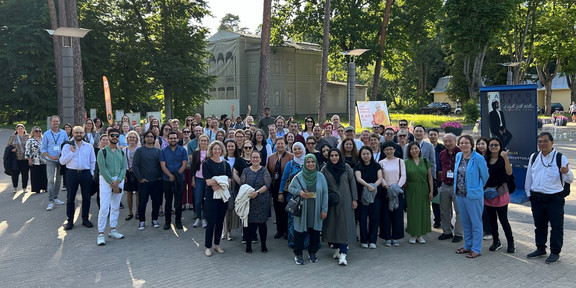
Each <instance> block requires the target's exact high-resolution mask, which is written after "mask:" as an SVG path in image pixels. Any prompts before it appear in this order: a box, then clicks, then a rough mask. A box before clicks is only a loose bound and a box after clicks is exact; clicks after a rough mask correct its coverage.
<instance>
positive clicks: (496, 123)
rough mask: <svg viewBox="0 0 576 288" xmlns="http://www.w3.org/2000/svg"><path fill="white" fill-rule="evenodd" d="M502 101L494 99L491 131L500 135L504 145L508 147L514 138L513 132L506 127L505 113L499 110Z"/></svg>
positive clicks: (497, 135) (495, 134)
mask: <svg viewBox="0 0 576 288" xmlns="http://www.w3.org/2000/svg"><path fill="white" fill-rule="evenodd" d="M499 108H500V103H498V100H494V101H492V112H490V132H491V133H492V136H495V137H498V139H500V141H502V146H504V147H508V143H510V140H512V134H511V133H510V131H508V129H507V128H506V118H504V113H502V111H500V110H498V109H499Z"/></svg>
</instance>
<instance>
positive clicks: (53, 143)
mask: <svg viewBox="0 0 576 288" xmlns="http://www.w3.org/2000/svg"><path fill="white" fill-rule="evenodd" d="M64 141H68V135H67V134H66V131H64V130H62V129H60V131H59V132H58V133H54V131H52V129H50V130H48V131H46V132H44V137H42V148H41V149H40V152H42V154H44V152H47V153H48V155H50V156H52V157H60V152H61V151H60V146H61V145H62V143H64ZM46 160H48V161H52V162H56V161H54V160H52V159H50V158H48V157H46Z"/></svg>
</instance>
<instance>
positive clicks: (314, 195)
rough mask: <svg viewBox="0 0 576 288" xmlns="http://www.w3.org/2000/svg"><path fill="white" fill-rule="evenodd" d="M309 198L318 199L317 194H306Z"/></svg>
mask: <svg viewBox="0 0 576 288" xmlns="http://www.w3.org/2000/svg"><path fill="white" fill-rule="evenodd" d="M306 195H307V196H308V198H316V192H306Z"/></svg>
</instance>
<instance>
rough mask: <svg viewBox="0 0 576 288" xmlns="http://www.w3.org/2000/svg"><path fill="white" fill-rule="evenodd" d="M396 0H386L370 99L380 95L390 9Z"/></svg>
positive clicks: (372, 99) (374, 99)
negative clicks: (379, 89) (379, 88)
mask: <svg viewBox="0 0 576 288" xmlns="http://www.w3.org/2000/svg"><path fill="white" fill-rule="evenodd" d="M393 2H394V0H386V9H385V11H384V20H383V21H382V27H381V28H380V47H379V49H378V56H377V57H376V65H375V67H374V81H372V93H370V101H376V95H378V87H379V86H380V70H381V69H382V58H383V57H384V55H383V54H384V44H385V43H386V30H388V29H387V28H388V21H389V20H390V9H391V7H392V3H393Z"/></svg>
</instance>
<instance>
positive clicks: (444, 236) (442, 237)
mask: <svg viewBox="0 0 576 288" xmlns="http://www.w3.org/2000/svg"><path fill="white" fill-rule="evenodd" d="M453 237H454V235H453V234H452V233H450V234H440V236H438V240H446V239H450V238H453Z"/></svg>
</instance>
